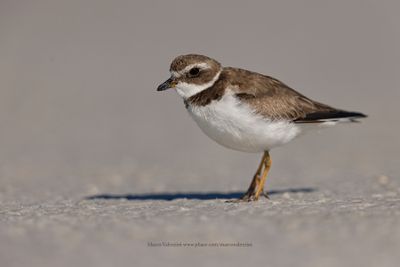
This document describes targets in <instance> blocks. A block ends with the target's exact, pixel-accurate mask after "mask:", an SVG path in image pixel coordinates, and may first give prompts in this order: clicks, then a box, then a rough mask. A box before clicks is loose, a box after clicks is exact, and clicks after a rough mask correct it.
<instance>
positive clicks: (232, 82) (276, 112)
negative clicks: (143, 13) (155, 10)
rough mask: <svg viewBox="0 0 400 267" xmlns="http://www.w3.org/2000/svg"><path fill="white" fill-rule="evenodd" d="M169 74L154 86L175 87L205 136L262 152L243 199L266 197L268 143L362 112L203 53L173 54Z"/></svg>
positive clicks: (350, 119)
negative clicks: (316, 98) (331, 103)
mask: <svg viewBox="0 0 400 267" xmlns="http://www.w3.org/2000/svg"><path fill="white" fill-rule="evenodd" d="M170 73H171V77H170V78H169V79H168V80H166V81H165V82H164V83H162V84H161V85H159V86H158V88H157V91H164V90H166V89H169V88H174V89H175V90H176V92H177V93H178V94H179V95H180V96H181V97H182V98H183V101H184V104H185V107H186V109H187V111H188V112H189V114H190V115H191V117H192V118H193V119H194V120H195V121H196V123H197V124H198V126H199V127H200V129H201V130H202V131H203V132H204V133H205V134H206V135H207V136H208V137H210V138H211V139H213V140H214V141H216V142H217V143H219V144H221V145H223V146H225V147H227V148H231V149H234V150H239V151H244V152H259V153H261V152H262V153H264V154H263V156H262V159H261V162H260V165H259V166H258V168H257V171H256V173H255V175H254V177H253V180H252V181H251V184H250V186H249V188H248V190H247V192H246V193H245V194H244V195H243V196H242V197H241V198H240V200H242V201H254V200H258V199H259V197H260V195H265V196H267V195H266V194H264V183H265V180H266V177H267V174H268V171H269V170H270V168H271V157H270V150H271V149H272V148H275V147H277V146H281V145H284V144H286V143H288V142H289V141H291V140H293V139H294V138H295V137H297V136H299V135H300V134H302V133H304V132H306V131H308V130H310V129H318V128H320V127H323V126H332V125H335V124H337V123H339V122H356V121H357V119H359V118H364V117H366V115H364V114H362V113H360V112H349V111H345V110H341V109H336V108H333V107H331V106H328V105H325V104H322V103H319V102H316V101H314V100H311V99H310V98H308V97H306V96H304V95H302V94H300V93H298V92H296V91H295V90H293V89H292V88H290V87H289V86H287V85H286V84H284V83H282V82H281V81H279V80H277V79H275V78H272V77H270V76H266V75H262V74H259V73H256V72H252V71H248V70H244V69H239V68H232V67H223V66H222V65H221V64H220V63H219V62H218V61H216V60H214V59H212V58H209V57H207V56H203V55H196V54H189V55H181V56H178V57H176V58H175V59H174V60H173V61H172V63H171V66H170Z"/></svg>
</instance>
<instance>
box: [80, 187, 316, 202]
mask: <svg viewBox="0 0 400 267" xmlns="http://www.w3.org/2000/svg"><path fill="white" fill-rule="evenodd" d="M314 191H317V189H316V188H311V187H305V188H289V189H282V190H271V191H268V192H267V193H268V195H269V196H272V195H279V194H284V193H312V192H314ZM243 194H244V192H241V191H236V192H227V193H221V192H204V193H199V192H189V193H154V194H121V195H117V194H115V195H114V194H100V195H94V196H88V197H86V198H85V199H89V200H94V199H111V200H112V199H126V200H167V201H170V200H175V199H197V200H211V199H232V198H239V197H241V196H242V195H243Z"/></svg>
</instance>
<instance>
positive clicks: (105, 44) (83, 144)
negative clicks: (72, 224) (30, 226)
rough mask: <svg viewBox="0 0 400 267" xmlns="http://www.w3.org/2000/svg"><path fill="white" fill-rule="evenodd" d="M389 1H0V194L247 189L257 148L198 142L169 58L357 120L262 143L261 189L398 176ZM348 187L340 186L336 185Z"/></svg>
mask: <svg viewBox="0 0 400 267" xmlns="http://www.w3.org/2000/svg"><path fill="white" fill-rule="evenodd" d="M399 10H400V4H399V2H398V1H390V0H387V1H369V0H362V1H361V0H360V1H356V0H354V1H344V0H343V1H313V0H307V1H208V0H205V1H124V0H116V1H99V0H96V1H95V0H91V1H89V0H84V1H82V0H79V1H78V0H70V1H44V0H36V1H11V0H2V1H1V2H0V38H1V39H0V125H1V131H0V148H1V149H0V200H1V201H2V202H3V203H14V204H15V203H25V204H29V203H39V202H40V201H46V200H49V199H51V200H56V199H76V200H79V199H82V198H84V197H87V196H91V195H95V194H101V193H109V194H128V193H130V194H141V193H157V192H192V191H196V192H209V191H217V192H229V191H232V190H233V191H235V190H245V189H246V188H247V186H248V183H249V182H250V178H251V176H252V174H253V171H254V170H255V168H256V166H257V164H258V161H259V157H260V156H261V155H258V154H246V153H240V152H235V151H230V150H228V149H226V148H223V147H220V146H219V145H217V144H216V143H214V142H213V141H212V140H210V139H208V138H207V137H206V136H205V135H204V134H203V133H202V132H201V131H200V130H199V129H198V127H197V126H196V124H195V123H194V122H193V121H192V120H191V118H190V117H189V116H188V114H187V113H186V110H185V109H184V105H183V103H182V100H181V99H180V97H178V96H177V94H176V93H175V92H174V91H172V90H171V91H167V92H156V87H157V85H158V84H159V83H161V82H162V81H164V80H165V79H166V78H167V77H168V76H169V73H168V69H169V64H170V62H171V60H172V59H173V58H174V57H175V56H177V55H180V54H185V53H200V54H205V55H208V56H210V57H213V58H215V59H217V60H219V61H220V62H221V63H222V64H223V65H224V66H235V67H241V68H246V69H249V70H254V71H257V72H261V73H264V74H268V75H271V76H274V77H276V78H278V79H280V80H282V81H284V82H285V83H287V84H288V85H290V86H291V87H293V88H294V89H296V90H298V91H300V92H301V93H303V94H305V95H307V96H309V97H310V98H312V99H315V100H319V101H321V102H324V103H327V104H330V105H332V106H335V107H338V108H343V109H348V110H354V111H361V112H364V113H366V114H368V115H369V117H368V119H366V120H364V121H363V122H362V123H360V124H355V125H343V126H339V127H336V128H332V129H329V130H323V131H321V132H320V133H315V134H310V135H308V136H304V137H302V138H300V139H298V140H296V141H294V142H293V143H291V144H289V145H287V146H285V147H283V148H278V149H276V150H273V151H272V159H273V168H272V172H271V175H270V179H269V180H268V182H267V187H268V188H269V189H281V188H302V187H315V188H319V189H324V188H328V189H330V190H333V191H334V192H338V193H340V192H349V193H350V194H351V193H353V192H358V191H359V190H361V189H360V188H362V186H363V185H365V184H366V183H368V182H369V181H374V180H375V179H377V178H378V177H381V176H385V177H389V178H390V179H392V178H393V179H397V178H398V174H399V165H400V160H399V149H400V142H399V141H398V131H399V108H398V102H399V99H400V90H399V89H400V75H399V73H400V52H399V47H400V27H399V25H400V17H399V14H398V13H399V12H398V11H399ZM346 190H347V191H346Z"/></svg>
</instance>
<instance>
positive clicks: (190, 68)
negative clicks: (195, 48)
mask: <svg viewBox="0 0 400 267" xmlns="http://www.w3.org/2000/svg"><path fill="white" fill-rule="evenodd" d="M221 71H222V67H221V64H220V63H219V62H217V61H216V60H214V59H212V58H209V57H206V56H203V55H195V54H189V55H182V56H178V57H176V58H175V59H174V60H173V61H172V63H171V67H170V72H171V77H170V78H169V79H168V80H166V81H165V82H164V83H162V84H160V85H159V86H158V88H157V91H164V90H167V89H169V88H175V89H176V91H177V92H178V94H179V95H180V96H181V97H182V98H183V99H188V98H189V97H191V96H193V95H195V94H197V93H199V92H201V91H203V90H205V89H207V88H208V87H210V86H212V85H213V84H214V83H215V82H216V81H217V79H218V77H219V75H220V73H221Z"/></svg>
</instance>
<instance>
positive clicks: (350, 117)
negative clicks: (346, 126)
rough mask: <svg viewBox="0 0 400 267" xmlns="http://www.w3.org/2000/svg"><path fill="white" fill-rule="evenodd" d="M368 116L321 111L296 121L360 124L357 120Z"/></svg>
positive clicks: (359, 113) (355, 113)
mask: <svg viewBox="0 0 400 267" xmlns="http://www.w3.org/2000/svg"><path fill="white" fill-rule="evenodd" d="M366 117H367V115H365V114H363V113H361V112H354V111H344V110H337V109H335V110H330V111H319V112H313V113H309V114H307V115H306V116H305V117H303V118H299V119H297V120H295V121H294V122H296V123H321V122H341V121H347V122H358V121H357V119H361V118H366Z"/></svg>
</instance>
